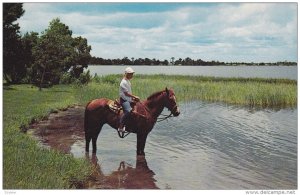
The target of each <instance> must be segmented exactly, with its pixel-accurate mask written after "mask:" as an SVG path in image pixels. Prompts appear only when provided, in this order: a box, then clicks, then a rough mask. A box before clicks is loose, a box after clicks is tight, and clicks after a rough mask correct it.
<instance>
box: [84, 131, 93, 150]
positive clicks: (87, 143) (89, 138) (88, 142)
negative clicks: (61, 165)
mask: <svg viewBox="0 0 300 195" xmlns="http://www.w3.org/2000/svg"><path fill="white" fill-rule="evenodd" d="M91 139H92V137H91V136H90V135H89V133H87V132H85V152H87V153H88V152H89V148H90V141H91Z"/></svg>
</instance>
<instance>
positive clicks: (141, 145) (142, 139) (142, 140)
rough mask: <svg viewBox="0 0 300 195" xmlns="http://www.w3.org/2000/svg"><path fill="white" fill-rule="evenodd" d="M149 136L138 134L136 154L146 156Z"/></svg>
mask: <svg viewBox="0 0 300 195" xmlns="http://www.w3.org/2000/svg"><path fill="white" fill-rule="evenodd" d="M146 139H147V134H143V133H137V145H136V149H137V150H136V154H137V155H142V156H145V152H144V149H145V145H146Z"/></svg>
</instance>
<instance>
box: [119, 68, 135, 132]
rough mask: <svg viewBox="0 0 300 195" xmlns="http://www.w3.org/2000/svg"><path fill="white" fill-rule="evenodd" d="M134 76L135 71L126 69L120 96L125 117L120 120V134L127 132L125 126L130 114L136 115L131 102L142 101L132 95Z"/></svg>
mask: <svg viewBox="0 0 300 195" xmlns="http://www.w3.org/2000/svg"><path fill="white" fill-rule="evenodd" d="M133 74H134V70H133V69H132V68H131V67H127V68H126V69H125V74H124V77H123V79H122V81H121V83H120V89H119V94H120V103H121V105H122V108H123V115H122V117H121V119H120V125H119V128H118V131H119V132H125V125H124V124H125V122H126V120H127V119H128V117H129V116H130V113H134V114H136V113H135V112H134V111H132V108H131V102H133V101H135V102H138V101H140V98H139V97H138V96H135V95H133V94H132V90H131V83H130V80H131V79H132V78H133Z"/></svg>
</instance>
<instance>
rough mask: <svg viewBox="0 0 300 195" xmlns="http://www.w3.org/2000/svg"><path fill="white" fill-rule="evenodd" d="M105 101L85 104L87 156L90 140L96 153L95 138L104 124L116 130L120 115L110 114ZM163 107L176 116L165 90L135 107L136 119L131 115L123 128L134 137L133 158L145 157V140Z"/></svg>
mask: <svg viewBox="0 0 300 195" xmlns="http://www.w3.org/2000/svg"><path fill="white" fill-rule="evenodd" d="M109 101H111V100H109V99H106V98H102V99H95V100H92V101H91V102H89V103H88V104H87V106H86V108H85V117H84V130H85V140H86V148H85V151H86V152H89V145H90V141H91V140H92V145H93V153H96V150H97V146H96V142H97V138H98V135H99V133H100V131H101V129H102V126H103V125H104V124H106V123H107V124H109V125H110V126H111V127H112V128H114V129H117V128H118V126H119V121H120V114H116V113H115V112H113V111H111V110H110V108H109V107H108V102H109ZM165 107H166V108H168V109H169V110H170V111H171V114H173V115H174V116H178V115H179V114H180V112H179V109H178V106H177V104H176V98H175V94H174V91H173V90H171V89H167V88H166V89H165V90H163V91H159V92H156V93H154V94H152V95H151V96H149V97H148V98H147V99H146V100H145V101H142V102H137V103H136V105H135V107H134V111H135V112H136V113H138V115H136V114H134V115H133V114H131V115H130V117H129V118H128V120H127V121H126V123H125V125H126V131H128V132H131V133H136V134H137V155H145V153H144V148H145V143H146V139H147V136H148V134H149V132H150V131H151V130H152V128H153V126H154V125H155V123H156V121H157V118H158V116H159V115H160V114H161V112H162V111H163V109H164V108H165Z"/></svg>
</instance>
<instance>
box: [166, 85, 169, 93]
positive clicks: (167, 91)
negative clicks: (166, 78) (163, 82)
mask: <svg viewBox="0 0 300 195" xmlns="http://www.w3.org/2000/svg"><path fill="white" fill-rule="evenodd" d="M166 93H167V95H169V89H168V87H166Z"/></svg>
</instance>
